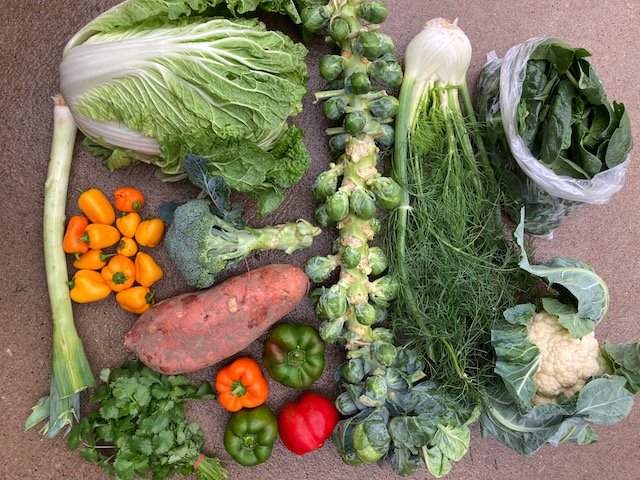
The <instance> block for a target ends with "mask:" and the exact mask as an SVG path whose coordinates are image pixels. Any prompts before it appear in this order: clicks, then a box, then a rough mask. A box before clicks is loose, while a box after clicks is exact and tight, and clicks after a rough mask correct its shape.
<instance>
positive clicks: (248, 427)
mask: <svg viewBox="0 0 640 480" xmlns="http://www.w3.org/2000/svg"><path fill="white" fill-rule="evenodd" d="M277 438H278V420H277V419H276V416H275V415H274V414H273V412H271V410H269V407H267V406H266V405H262V406H260V407H257V408H250V409H249V408H243V409H242V410H240V411H238V412H236V413H234V414H233V415H232V416H231V419H230V420H229V423H228V424H227V428H226V430H225V431H224V448H225V449H226V450H227V452H228V453H229V455H231V457H232V458H233V459H234V460H235V461H236V462H238V463H239V464H240V465H243V466H245V467H253V466H255V465H258V464H260V463H264V462H266V461H267V459H268V458H269V457H270V456H271V451H272V450H273V444H274V443H275V441H276V439H277Z"/></svg>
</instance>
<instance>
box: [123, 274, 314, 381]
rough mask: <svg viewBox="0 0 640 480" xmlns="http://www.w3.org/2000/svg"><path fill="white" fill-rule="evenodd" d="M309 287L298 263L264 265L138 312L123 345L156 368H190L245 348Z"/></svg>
mask: <svg viewBox="0 0 640 480" xmlns="http://www.w3.org/2000/svg"><path fill="white" fill-rule="evenodd" d="M308 288H309V279H308V278H307V276H306V274H305V273H304V271H302V270H301V269H300V268H298V267H295V266H293V265H269V266H266V267H262V268H259V269H257V270H253V271H251V272H248V273H246V274H243V275H239V276H237V277H233V278H231V279H229V280H227V281H225V282H223V283H221V284H220V285H217V286H215V287H213V288H211V289H209V290H204V291H200V292H194V293H186V294H184V295H179V296H177V297H174V298H170V299H168V300H164V301H162V302H160V303H158V304H157V305H156V306H154V307H152V308H151V309H150V310H148V311H147V312H146V313H144V314H143V315H141V316H140V318H139V319H138V321H137V322H136V324H135V325H134V326H133V328H132V329H131V330H130V331H129V333H127V335H126V336H125V339H124V346H125V347H126V348H127V349H129V350H131V351H133V352H134V353H135V354H136V355H137V356H138V358H139V359H140V360H141V361H142V362H143V363H144V364H145V365H147V366H148V367H150V368H152V369H154V370H156V371H158V372H161V373H164V374H178V373H187V372H193V371H195V370H199V369H201V368H204V367H208V366H210V365H213V364H215V363H217V362H219V361H221V360H224V359H225V358H227V357H230V356H231V355H234V354H236V353H238V352H239V351H240V350H242V349H244V348H245V347H247V346H248V345H249V344H250V343H251V342H253V341H254V340H255V339H256V338H258V337H259V336H260V335H261V334H262V333H263V332H264V331H265V330H267V329H268V328H269V327H270V326H271V325H273V324H274V323H275V322H277V321H278V320H280V319H281V318H282V317H284V316H285V315H286V314H288V313H289V312H291V311H292V310H293V309H294V308H295V307H296V305H297V304H298V303H300V301H301V300H302V299H303V298H304V297H305V295H306V294H307V291H308Z"/></svg>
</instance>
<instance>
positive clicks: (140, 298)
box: [116, 286, 156, 315]
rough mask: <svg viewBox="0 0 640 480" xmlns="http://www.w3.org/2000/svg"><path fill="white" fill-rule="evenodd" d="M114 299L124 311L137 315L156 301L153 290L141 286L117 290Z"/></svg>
mask: <svg viewBox="0 0 640 480" xmlns="http://www.w3.org/2000/svg"><path fill="white" fill-rule="evenodd" d="M116 301H117V302H118V305H120V307H122V309H123V310H124V311H126V312H129V313H137V314H138V315H141V314H143V313H144V312H146V311H147V310H149V309H150V308H151V307H152V306H153V304H154V303H156V300H155V298H154V296H153V292H152V291H151V290H150V289H149V287H142V286H137V287H131V288H127V289H126V290H123V291H121V292H118V293H117V294H116Z"/></svg>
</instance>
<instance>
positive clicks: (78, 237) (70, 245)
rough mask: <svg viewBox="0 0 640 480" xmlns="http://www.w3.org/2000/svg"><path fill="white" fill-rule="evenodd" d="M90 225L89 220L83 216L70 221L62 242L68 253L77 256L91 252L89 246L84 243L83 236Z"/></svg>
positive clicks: (76, 216) (74, 217) (75, 216)
mask: <svg viewBox="0 0 640 480" xmlns="http://www.w3.org/2000/svg"><path fill="white" fill-rule="evenodd" d="M88 225H89V220H87V219H86V218H85V217H83V216H82V215H74V216H73V217H71V218H70V219H69V225H67V231H66V232H65V234H64V239H63V240H62V249H63V250H64V251H65V252H66V253H72V254H74V255H77V254H80V253H86V252H87V251H88V250H89V245H87V243H86V242H84V241H82V236H83V235H84V231H85V229H86V228H87V226H88Z"/></svg>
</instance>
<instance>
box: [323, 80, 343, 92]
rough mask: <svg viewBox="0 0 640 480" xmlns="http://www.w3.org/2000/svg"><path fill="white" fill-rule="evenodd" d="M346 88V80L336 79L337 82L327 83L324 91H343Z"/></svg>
mask: <svg viewBox="0 0 640 480" xmlns="http://www.w3.org/2000/svg"><path fill="white" fill-rule="evenodd" d="M343 88H344V78H336V79H335V80H331V81H330V82H327V84H326V85H325V87H324V89H325V90H341V89H343Z"/></svg>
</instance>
